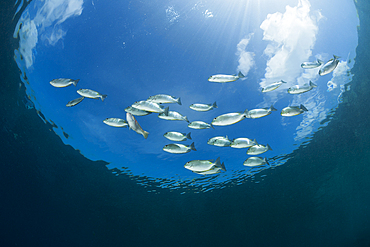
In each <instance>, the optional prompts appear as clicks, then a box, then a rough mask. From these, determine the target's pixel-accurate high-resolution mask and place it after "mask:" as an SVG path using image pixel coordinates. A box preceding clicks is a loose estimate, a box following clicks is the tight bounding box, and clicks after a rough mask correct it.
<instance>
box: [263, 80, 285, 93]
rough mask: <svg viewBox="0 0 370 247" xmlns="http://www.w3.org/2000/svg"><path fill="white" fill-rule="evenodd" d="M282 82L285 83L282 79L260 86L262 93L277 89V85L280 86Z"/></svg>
mask: <svg viewBox="0 0 370 247" xmlns="http://www.w3.org/2000/svg"><path fill="white" fill-rule="evenodd" d="M283 83H286V82H285V81H283V80H281V81H278V82H274V83H272V84H270V85H268V86H266V87H264V88H262V93H267V92H271V91H273V90H275V89H277V88H278V87H280V86H281V85H282V84H283Z"/></svg>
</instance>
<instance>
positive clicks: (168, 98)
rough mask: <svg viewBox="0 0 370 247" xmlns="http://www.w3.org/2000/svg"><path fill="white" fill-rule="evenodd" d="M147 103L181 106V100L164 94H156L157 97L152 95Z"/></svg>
mask: <svg viewBox="0 0 370 247" xmlns="http://www.w3.org/2000/svg"><path fill="white" fill-rule="evenodd" d="M147 101H151V102H154V103H158V104H161V103H177V104H179V105H181V99H180V98H177V99H176V98H175V97H173V96H170V95H166V94H157V95H153V96H150V97H149V98H148V99H147Z"/></svg>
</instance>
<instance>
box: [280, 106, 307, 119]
mask: <svg viewBox="0 0 370 247" xmlns="http://www.w3.org/2000/svg"><path fill="white" fill-rule="evenodd" d="M305 111H308V110H307V108H306V107H304V105H300V106H288V107H285V108H284V109H283V110H281V116H283V117H292V116H297V115H299V114H301V113H303V112H305Z"/></svg>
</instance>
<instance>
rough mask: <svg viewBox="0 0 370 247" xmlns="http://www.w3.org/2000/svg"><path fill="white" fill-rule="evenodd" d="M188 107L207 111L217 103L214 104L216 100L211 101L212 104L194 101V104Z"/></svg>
mask: <svg viewBox="0 0 370 247" xmlns="http://www.w3.org/2000/svg"><path fill="white" fill-rule="evenodd" d="M189 107H190V109H192V110H194V111H209V110H212V109H213V108H217V104H216V102H215V103H213V104H199V103H196V104H191V105H190V106H189Z"/></svg>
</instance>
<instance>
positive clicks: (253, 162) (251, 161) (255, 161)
mask: <svg viewBox="0 0 370 247" xmlns="http://www.w3.org/2000/svg"><path fill="white" fill-rule="evenodd" d="M264 164H267V165H269V163H268V162H267V159H266V158H264V159H262V158H260V157H250V158H248V159H246V160H245V161H244V163H243V165H245V166H251V167H253V166H261V165H264Z"/></svg>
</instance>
